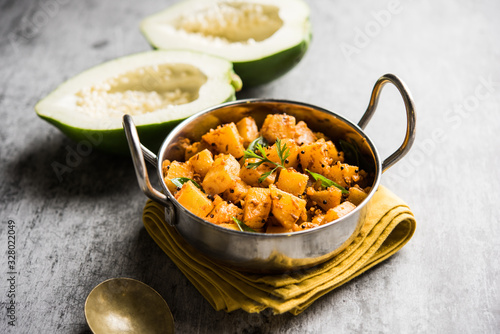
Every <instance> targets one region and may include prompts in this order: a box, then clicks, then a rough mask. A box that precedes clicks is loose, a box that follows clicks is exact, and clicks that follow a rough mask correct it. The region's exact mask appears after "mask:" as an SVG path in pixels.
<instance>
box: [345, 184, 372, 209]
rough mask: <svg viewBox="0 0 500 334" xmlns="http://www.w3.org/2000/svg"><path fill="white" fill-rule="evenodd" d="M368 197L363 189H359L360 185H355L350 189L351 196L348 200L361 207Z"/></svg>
mask: <svg viewBox="0 0 500 334" xmlns="http://www.w3.org/2000/svg"><path fill="white" fill-rule="evenodd" d="M367 196H368V194H367V193H365V191H364V190H363V189H361V188H359V187H358V185H355V186H353V187H351V188H349V196H348V197H347V200H348V201H349V202H351V203H352V204H354V205H359V204H360V203H361V202H363V200H364V199H365V198H366V197H367Z"/></svg>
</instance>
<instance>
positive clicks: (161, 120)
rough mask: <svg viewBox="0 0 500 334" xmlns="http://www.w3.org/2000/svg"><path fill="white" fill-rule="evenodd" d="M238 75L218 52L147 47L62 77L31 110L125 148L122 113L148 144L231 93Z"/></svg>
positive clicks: (107, 145)
mask: <svg viewBox="0 0 500 334" xmlns="http://www.w3.org/2000/svg"><path fill="white" fill-rule="evenodd" d="M239 89H241V80H240V79H239V77H238V76H237V75H235V73H234V71H233V67H232V64H231V63H230V62H229V61H227V60H225V59H222V58H219V57H214V56H210V55H207V54H202V53H198V52H191V51H149V52H144V53H138V54H134V55H130V56H126V57H122V58H118V59H115V60H112V61H109V62H106V63H104V64H102V65H99V66H96V67H94V68H91V69H89V70H87V71H85V72H82V73H80V74H78V75H77V76H75V77H73V78H72V79H70V80H68V81H66V82H65V83H63V84H62V85H61V86H59V87H58V88H57V89H56V90H54V91H53V92H52V93H50V94H49V95H48V96H47V97H45V98H44V99H42V100H41V101H39V102H38V103H37V104H36V106H35V110H36V112H37V114H38V115H39V116H40V117H41V118H43V119H44V120H46V121H48V122H49V123H52V124H53V125H55V126H56V127H58V128H59V129H60V130H61V131H62V132H64V133H65V134H66V135H68V136H69V137H70V138H72V139H74V140H75V141H77V142H79V141H82V140H86V141H87V142H89V141H90V142H91V143H93V144H94V145H95V147H96V148H98V149H100V150H104V151H107V152H113V153H119V154H128V145H127V140H126V138H125V133H124V130H123V128H122V116H123V115H124V114H130V115H132V117H133V119H134V122H135V124H136V125H137V130H138V132H139V135H140V137H141V142H142V143H144V144H145V145H146V146H147V147H149V148H150V149H152V150H156V149H158V148H159V146H160V145H161V143H162V141H163V139H164V138H165V137H166V136H167V134H168V132H169V131H170V130H171V129H173V128H174V127H175V126H176V125H177V124H178V123H180V122H181V121H182V120H184V119H186V118H187V117H189V116H191V115H193V114H195V113H196V112H198V111H201V110H204V109H206V108H209V107H211V106H214V105H217V104H220V103H223V102H227V101H232V100H234V99H235V90H239Z"/></svg>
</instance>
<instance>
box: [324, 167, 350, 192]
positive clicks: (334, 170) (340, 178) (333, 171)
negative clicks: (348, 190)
mask: <svg viewBox="0 0 500 334" xmlns="http://www.w3.org/2000/svg"><path fill="white" fill-rule="evenodd" d="M342 171H343V168H341V164H340V163H337V164H335V165H333V166H329V167H328V168H327V169H326V173H325V174H324V175H325V177H327V178H328V179H330V180H332V181H334V182H335V183H337V184H339V185H341V186H342V187H347V186H348V184H347V183H346V182H345V179H344V175H343V173H342Z"/></svg>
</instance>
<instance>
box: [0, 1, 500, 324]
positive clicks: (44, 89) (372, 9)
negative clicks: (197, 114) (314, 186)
mask: <svg viewBox="0 0 500 334" xmlns="http://www.w3.org/2000/svg"><path fill="white" fill-rule="evenodd" d="M169 2H170V1H163V2H162V3H160V2H156V1H152V0H143V1H140V2H137V1H120V2H119V4H118V2H111V1H107V2H104V1H103V2H101V1H96V0H86V1H71V0H64V1H63V0H59V1H56V0H45V1H40V2H37V1H9V0H7V1H6V0H3V1H0V60H1V61H0V112H1V119H2V123H1V129H0V171H1V183H0V213H1V216H0V218H1V225H0V255H1V257H2V258H1V259H0V302H1V303H2V304H1V309H0V332H2V333H5V332H6V331H7V332H12V333H88V332H89V330H88V327H87V325H86V323H85V319H84V314H83V304H84V301H85V298H86V296H87V294H88V293H89V292H90V290H91V289H92V287H93V286H95V285H96V284H97V283H99V282H100V281H102V280H104V279H107V278H110V277H117V276H129V277H133V278H137V279H139V280H141V281H143V282H146V283H148V284H150V285H151V286H152V287H154V288H155V289H157V291H159V292H160V294H162V295H163V296H164V298H165V299H166V300H167V302H168V304H169V305H170V307H171V309H172V312H173V315H174V318H175V324H176V329H177V331H178V332H179V333H222V332H227V333H260V332H264V333H332V332H335V333H352V332H367V333H374V332H375V333H379V332H384V333H417V332H422V333H494V332H498V330H499V328H500V291H499V289H500V286H499V279H498V275H499V271H500V264H499V260H498V256H499V251H500V245H499V243H500V241H499V240H500V233H499V232H500V221H499V215H498V213H499V212H498V211H499V210H498V203H499V202H500V195H499V190H498V189H499V185H500V182H499V181H500V177H499V173H498V170H497V168H498V166H499V165H500V139H499V138H500V136H499V135H498V132H499V131H500V113H499V110H500V66H499V64H500V43H499V39H498V35H499V34H500V21H499V20H498V14H499V13H500V4H499V3H498V2H496V1H470V2H467V1H451V0H450V1H440V2H437V1H408V2H401V3H399V2H396V9H397V10H396V11H393V12H394V14H391V15H390V16H385V19H386V21H385V22H382V23H383V24H380V23H376V22H377V21H376V17H377V16H378V17H379V20H380V15H378V14H376V13H380V12H381V11H382V10H388V9H390V8H391V7H390V3H389V2H386V1H381V2H376V3H375V2H373V1H357V2H356V3H353V2H351V1H347V0H343V1H326V0H325V1H314V2H313V1H310V4H311V9H312V13H311V20H312V23H313V29H314V38H313V42H312V44H311V47H310V50H309V51H308V53H307V55H306V57H305V58H304V60H303V61H302V62H301V63H300V64H299V65H298V66H297V67H296V68H295V69H294V70H293V71H291V72H290V73H288V74H287V75H286V76H284V77H282V78H281V79H279V80H277V81H275V82H273V83H271V84H269V85H266V86H263V87H259V88H256V89H253V90H248V91H245V92H242V93H241V94H240V95H239V97H240V98H243V97H274V98H288V99H294V100H299V101H304V102H309V103H313V104H316V105H319V106H322V107H325V108H330V109H332V110H335V111H336V112H338V113H341V114H343V115H345V116H346V117H347V118H350V119H352V120H358V119H359V118H360V117H361V115H362V113H363V111H364V109H365V107H366V104H367V102H368V98H369V94H370V90H371V88H372V86H373V84H374V82H375V81H376V79H377V78H378V77H379V76H380V75H382V74H384V73H386V72H392V73H395V74H397V75H399V76H400V77H401V78H402V79H403V80H404V81H405V82H406V83H407V85H408V86H409V88H410V90H411V91H412V93H413V97H414V100H415V102H416V106H417V112H418V125H417V127H418V129H417V133H418V137H417V141H416V143H415V146H414V148H413V150H412V152H411V153H410V154H409V155H408V156H407V157H406V158H405V160H404V161H402V162H400V163H399V164H397V165H396V166H395V167H394V168H392V169H391V170H389V171H388V172H387V173H385V174H384V181H383V183H384V184H385V185H387V186H388V187H390V188H391V189H392V190H393V191H394V192H395V193H397V194H398V195H400V196H401V197H402V198H403V199H404V200H406V201H407V202H408V203H409V205H410V206H411V208H412V209H413V211H414V213H415V215H416V217H417V221H418V226H417V232H416V234H415V236H414V237H413V239H412V240H411V241H410V243H409V244H407V245H406V246H405V247H404V248H403V249H402V251H401V252H399V253H398V254H396V256H394V257H393V258H391V259H390V260H388V261H386V262H385V263H383V264H381V265H379V266H377V267H376V268H374V269H372V270H370V271H368V272H367V273H365V274H364V275H362V276H361V277H358V278H356V279H354V280H353V281H351V282H350V283H348V284H346V285H345V286H342V287H340V288H339V289H337V290H335V291H333V292H332V293H330V294H328V295H326V296H324V297H323V298H321V299H320V300H318V301H317V302H315V303H314V304H313V305H312V306H311V307H310V308H309V309H307V310H306V311H305V312H304V313H303V314H301V315H299V316H296V317H294V316H291V315H288V314H285V315H280V316H273V315H271V314H268V313H264V314H262V315H255V314H253V315H251V314H250V315H249V314H246V313H244V312H234V313H232V314H226V313H224V312H215V311H214V310H213V309H212V308H211V307H210V305H209V304H208V303H207V302H206V301H205V300H204V299H203V298H202V296H201V295H200V294H199V293H198V292H197V291H196V289H195V288H194V287H193V286H192V285H191V284H190V283H189V281H188V280H187V279H186V278H185V277H184V276H183V275H182V274H181V273H180V271H179V270H178V269H177V268H176V267H175V265H173V263H172V262H171V261H170V260H169V259H168V258H167V257H166V256H165V255H164V254H163V253H162V252H161V250H160V249H159V248H158V247H157V246H156V245H155V244H154V243H153V242H152V241H151V239H150V238H149V236H148V235H147V233H146V232H145V230H144V228H143V227H142V223H141V218H140V215H141V209H142V207H143V204H144V203H145V197H144V195H143V194H142V193H141V192H140V190H139V188H138V186H137V183H136V181H135V175H134V172H133V167H132V165H131V162H130V161H129V159H126V158H117V157H112V156H107V155H105V154H102V153H99V152H92V153H91V154H90V155H88V156H86V157H84V158H83V159H82V160H81V162H80V163H79V164H77V166H76V167H74V168H72V172H71V173H66V174H64V176H63V178H62V180H61V181H60V180H58V178H57V176H56V174H55V173H54V171H53V169H52V167H51V164H52V163H53V162H55V161H56V162H60V163H64V162H65V159H66V156H67V150H68V148H69V149H70V150H71V149H75V147H76V144H75V143H73V142H71V141H69V140H68V139H66V138H65V137H64V135H62V134H61V133H60V132H59V131H58V130H57V129H55V128H53V127H52V126H50V125H48V124H46V123H45V122H43V121H41V120H40V119H38V118H37V116H36V115H35V113H34V111H33V106H34V104H35V103H36V101H38V100H39V99H40V98H42V97H43V96H45V95H46V94H47V93H49V92H50V91H51V90H53V89H54V88H55V87H56V86H57V85H59V84H60V83H61V82H62V81H64V80H65V79H68V78H70V77H71V76H73V75H75V74H77V73H79V72H80V71H82V70H84V69H86V68H88V67H91V66H93V65H96V64H99V63H101V62H103V61H106V60H109V59H112V58H115V57H117V56H121V55H125V54H130V53H133V52H138V51H142V50H148V49H149V46H148V45H147V43H146V41H145V39H144V38H143V37H142V36H141V34H140V33H139V31H138V23H139V22H140V20H141V18H143V17H145V16H146V15H149V14H151V13H154V12H155V11H157V10H160V9H162V8H164V7H165V6H166V4H167V3H169ZM43 13H45V14H43ZM367 29H368V30H367ZM359 31H365V32H368V33H369V34H370V35H371V37H368V38H365V39H364V40H363V39H361V38H360V37H359V36H358V35H359ZM349 47H350V49H348V48H349ZM354 47H356V50H354V49H353V48H354ZM343 50H344V51H343ZM346 50H350V52H351V53H352V54H350V56H348V55H347V51H346ZM488 82H490V83H491V82H493V84H488ZM379 107H380V109H379V112H378V113H377V114H376V115H375V117H374V119H373V120H372V122H371V124H370V125H369V126H368V128H367V132H368V134H369V135H370V136H371V137H372V139H373V140H374V142H375V143H376V145H377V146H378V147H379V149H380V153H381V155H382V157H385V156H387V155H389V154H390V153H391V152H392V151H393V150H394V149H395V148H397V146H399V143H400V141H401V140H402V138H403V133H404V130H403V129H404V113H403V107H402V102H401V99H400V97H398V95H397V93H396V90H395V89H394V88H392V87H387V88H386V89H384V92H383V96H382V100H381V103H380V105H379ZM9 219H10V220H13V221H15V223H16V237H17V239H16V251H17V258H16V270H17V271H18V274H17V282H16V297H15V300H16V316H17V322H16V326H15V327H10V326H8V325H7V321H8V319H7V318H6V313H7V312H6V302H7V301H8V298H7V290H8V284H7V279H8V278H9V277H8V274H7V272H8V267H7V247H8V244H7V222H8V220H9Z"/></svg>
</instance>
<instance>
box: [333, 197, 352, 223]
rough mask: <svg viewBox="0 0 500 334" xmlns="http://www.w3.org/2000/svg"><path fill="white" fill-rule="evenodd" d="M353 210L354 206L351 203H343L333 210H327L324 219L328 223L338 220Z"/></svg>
mask: <svg viewBox="0 0 500 334" xmlns="http://www.w3.org/2000/svg"><path fill="white" fill-rule="evenodd" d="M354 209H356V205H354V204H352V203H351V202H344V203H342V204H340V205H337V206H336V207H334V208H333V209H330V210H328V211H327V212H326V218H327V220H328V221H332V220H335V219H339V218H340V217H344V216H345V215H347V214H348V213H349V212H351V211H352V210H354Z"/></svg>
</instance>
